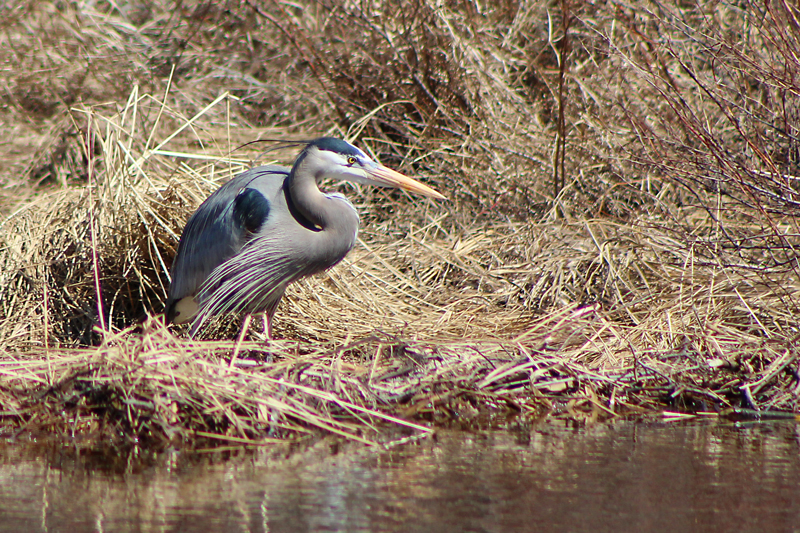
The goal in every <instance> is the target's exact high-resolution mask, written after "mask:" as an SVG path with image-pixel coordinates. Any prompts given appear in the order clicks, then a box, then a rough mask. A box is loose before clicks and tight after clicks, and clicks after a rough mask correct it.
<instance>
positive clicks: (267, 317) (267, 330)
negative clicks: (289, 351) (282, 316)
mask: <svg viewBox="0 0 800 533" xmlns="http://www.w3.org/2000/svg"><path fill="white" fill-rule="evenodd" d="M264 335H266V336H267V340H268V341H271V340H272V315H271V314H270V312H269V311H266V312H264Z"/></svg>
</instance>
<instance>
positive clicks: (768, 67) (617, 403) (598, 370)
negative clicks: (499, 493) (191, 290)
mask: <svg viewBox="0 0 800 533" xmlns="http://www.w3.org/2000/svg"><path fill="white" fill-rule="evenodd" d="M495 4H496V5H494V6H493V7H487V6H482V4H481V5H479V4H474V3H469V2H468V3H465V4H458V5H455V4H453V5H450V4H441V3H434V2H429V1H427V0H416V1H415V2H411V3H404V4H403V5H402V6H394V5H391V6H388V5H386V4H384V3H382V2H366V3H357V4H350V3H345V2H333V1H330V2H329V1H327V0H326V1H323V2H314V3H309V4H307V5H303V6H302V8H301V7H300V4H285V3H278V2H271V1H264V2H256V1H244V2H235V1H233V2H227V3H225V4H211V3H191V2H189V3H187V2H183V3H180V4H175V5H173V4H171V3H170V2H167V1H165V0H161V1H140V2H131V3H127V4H126V3H121V4H103V3H92V4H88V3H83V2H74V3H58V4H56V3H53V4H51V3H47V2H31V3H29V4H26V3H24V2H23V3H18V5H16V6H14V7H4V8H0V24H2V26H3V29H4V33H3V36H2V37H0V41H2V46H0V54H2V55H3V56H4V57H3V60H4V62H5V63H6V64H7V65H13V66H14V68H10V69H5V70H3V71H2V73H0V78H1V79H2V81H3V86H4V88H5V90H6V93H7V94H8V95H9V102H10V103H9V105H7V106H6V107H4V108H3V109H2V110H0V118H2V120H0V127H2V128H3V133H4V134H5V135H4V137H5V138H7V139H9V141H8V142H6V143H4V144H2V145H0V170H1V171H2V175H3V183H2V184H3V192H2V196H0V213H2V214H3V219H2V221H0V232H1V233H0V417H2V421H3V423H2V427H3V429H2V431H3V432H4V433H5V434H18V433H20V432H24V431H36V430H48V431H53V432H55V433H58V434H60V435H63V436H65V437H74V436H75V435H88V436H92V437H96V436H100V435H102V436H116V437H120V436H122V438H123V440H124V439H128V438H133V437H139V438H147V439H150V441H151V442H153V443H156V444H157V443H164V442H174V441H184V442H192V441H194V440H195V439H197V438H198V437H203V438H212V439H215V440H222V441H226V442H233V443H241V442H269V439H271V438H286V437H298V436H302V435H303V434H305V433H308V432H309V431H311V430H313V429H315V428H316V429H321V430H324V431H329V432H334V433H338V434H341V435H346V436H348V437H349V438H354V439H358V440H363V441H366V442H372V441H375V440H379V439H380V438H381V435H382V434H383V432H384V431H385V428H386V427H387V424H389V425H392V426H400V427H403V428H406V429H405V430H404V431H410V432H411V433H412V434H420V433H421V434H424V433H425V432H427V431H428V429H427V428H428V427H430V426H432V425H433V426H435V425H440V424H463V425H465V426H467V427H474V426H476V425H484V424H489V425H502V424H523V425H524V424H525V423H526V422H527V421H528V420H529V419H530V418H531V417H535V416H541V415H542V414H544V413H548V412H555V413H567V414H568V415H569V416H573V417H575V418H585V417H589V418H604V417H609V416H625V415H630V414H636V413H642V412H650V411H652V410H658V409H669V410H685V411H697V410H700V411H719V412H724V410H725V409H728V408H741V407H746V408H751V409H760V410H788V411H795V410H796V409H797V395H798V390H800V376H798V370H797V369H798V361H797V357H798V338H800V337H798V335H800V332H798V328H797V320H796V318H795V317H796V316H797V315H798V298H797V294H798V288H799V287H800V275H799V274H800V273H799V272H798V265H797V251H796V249H797V246H798V245H800V239H798V235H800V231H798V228H797V223H796V216H795V215H796V213H797V206H798V205H800V204H798V203H797V202H798V200H797V192H796V191H797V183H798V178H797V176H798V175H800V173H798V170H797V169H798V159H799V158H800V156H798V153H800V152H798V143H797V139H798V138H799V137H798V129H797V120H798V118H799V117H798V113H797V107H796V105H795V104H794V103H793V102H795V101H796V100H797V96H798V92H799V91H798V86H797V83H796V80H797V79H800V78H798V75H800V63H798V61H797V59H796V57H795V54H794V52H793V50H796V49H798V48H800V47H798V46H797V45H798V44H800V43H798V42H797V35H798V30H799V29H800V25H798V21H797V18H798V13H797V11H796V10H795V9H794V8H791V7H790V6H788V5H786V4H782V3H772V2H767V3H766V4H757V5H756V4H746V8H745V9H740V8H739V7H736V6H733V5H727V4H718V5H717V6H715V8H714V10H713V11H704V10H703V8H702V7H701V6H690V5H688V4H687V5H682V6H681V7H676V6H672V5H665V4H660V3H657V2H646V1H641V2H636V3H635V5H630V6H622V5H617V4H609V5H588V4H586V5H584V4H576V5H572V4H571V3H570V2H562V3H558V4H545V3H541V4H535V5H526V6H525V7H524V8H522V7H520V6H519V5H518V4H517V3H513V2H508V3H495ZM565 32H566V35H565ZM31 35H36V36H38V37H37V38H36V39H34V38H32V37H31ZM55 50H59V51H58V52H56V51H55ZM76 58H77V59H76ZM322 134H333V135H338V136H343V137H344V136H346V137H349V138H353V139H355V140H356V142H357V143H358V144H359V145H360V146H361V147H362V148H364V149H365V150H367V151H368V152H371V153H373V154H374V155H376V156H377V157H379V158H380V159H381V160H382V161H383V162H385V163H387V164H388V165H390V166H393V167H395V168H398V169H401V170H403V171H405V172H407V173H409V174H412V175H414V176H415V177H420V178H421V179H423V180H426V181H428V182H429V183H431V184H432V185H433V186H434V187H436V188H437V189H438V190H440V191H442V192H444V193H445V194H446V195H447V196H448V198H449V201H448V202H446V203H436V202H432V201H429V200H425V199H420V198H414V197H409V196H407V195H403V194H400V193H398V192H396V191H395V192H387V191H381V190H367V189H365V190H352V189H348V190H346V192H347V193H348V195H349V196H350V197H351V198H352V199H353V200H354V202H355V203H356V205H357V207H358V208H359V210H360V212H361V213H362V232H361V235H360V244H359V245H358V246H357V247H356V249H355V250H354V251H353V252H352V253H351V254H350V255H349V256H348V258H347V259H346V260H345V262H344V263H343V264H342V265H340V266H338V267H336V268H334V269H333V270H331V271H329V272H328V273H326V274H325V275H322V276H317V277H315V278H312V279H308V280H305V281H303V282H300V283H297V284H295V285H293V286H292V287H291V288H290V290H289V291H288V294H287V298H286V299H285V301H284V302H283V303H282V305H281V307H280V309H279V311H278V315H277V316H276V320H275V326H276V336H277V338H278V339H281V340H279V341H275V342H271V343H264V342H261V341H259V340H258V335H257V334H256V333H253V334H252V335H251V340H247V341H245V342H244V343H242V344H240V345H237V344H236V341H235V340H230V341H218V340H212V339H236V337H237V332H238V324H239V322H238V321H237V320H236V319H235V317H231V318H229V319H226V320H221V321H220V322H219V323H217V324H214V325H213V327H210V328H208V329H207V330H206V331H205V334H204V336H205V339H206V340H197V341H189V340H187V339H186V338H185V337H184V336H183V335H182V332H181V331H167V330H165V329H164V328H163V327H161V326H160V325H159V323H158V322H157V321H156V320H154V319H153V318H151V317H153V316H154V315H155V314H157V313H159V312H160V311H161V309H162V305H163V304H162V302H163V300H164V298H165V293H166V287H167V286H168V283H169V281H168V270H169V268H168V267H169V265H170V264H171V261H172V258H173V256H174V253H175V248H176V244H177V239H178V236H179V234H180V231H181V229H182V226H183V224H184V223H185V220H186V219H187V217H188V216H189V214H190V213H191V211H192V210H193V209H194V208H195V207H196V206H197V205H198V204H199V203H200V202H201V201H202V200H203V198H205V197H206V196H207V195H208V194H209V193H210V192H211V191H213V190H214V189H215V188H216V187H217V186H219V184H220V183H223V182H224V181H225V180H226V179H228V178H229V177H230V176H232V175H234V174H235V173H237V172H239V171H241V170H242V169H244V168H247V167H249V166H250V165H251V164H253V163H254V161H258V162H259V163H264V162H266V161H264V160H263V159H260V156H259V153H260V152H261V151H262V148H261V147H260V146H259V145H258V144H255V145H248V146H246V147H242V145H244V144H245V143H247V142H249V141H252V140H254V139H257V138H268V137H269V138H272V137H285V138H292V137H294V138H307V137H312V136H317V135H322ZM271 156H272V154H271ZM275 156H276V157H278V158H279V159H280V160H282V161H287V162H288V161H290V160H291V157H292V156H293V154H291V153H280V152H278V153H276V154H275ZM98 296H99V297H98ZM232 358H235V359H237V360H238V361H240V362H241V361H245V362H246V366H241V364H239V365H233V366H231V364H230V362H231V360H232Z"/></svg>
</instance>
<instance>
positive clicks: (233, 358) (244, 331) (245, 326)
mask: <svg viewBox="0 0 800 533" xmlns="http://www.w3.org/2000/svg"><path fill="white" fill-rule="evenodd" d="M252 319H253V317H252V315H247V316H246V317H244V321H243V322H242V330H241V331H240V332H239V339H238V340H237V341H236V346H235V347H234V348H233V355H231V362H230V364H229V365H228V367H229V368H233V365H234V363H235V362H236V358H237V357H238V356H239V350H240V349H241V347H242V342H243V341H244V337H245V335H247V330H248V329H250V321H251V320H252Z"/></svg>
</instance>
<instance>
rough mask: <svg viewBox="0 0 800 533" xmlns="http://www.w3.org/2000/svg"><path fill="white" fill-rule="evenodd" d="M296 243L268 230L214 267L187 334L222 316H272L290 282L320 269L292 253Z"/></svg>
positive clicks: (288, 237)
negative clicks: (261, 314)
mask: <svg viewBox="0 0 800 533" xmlns="http://www.w3.org/2000/svg"><path fill="white" fill-rule="evenodd" d="M290 233H291V232H290ZM296 244H297V240H296V239H293V238H292V237H291V236H289V235H286V234H285V233H284V232H282V231H271V232H270V233H269V234H267V235H260V236H259V237H257V238H255V239H253V240H252V241H250V242H248V243H247V245H246V246H245V247H244V248H243V249H242V251H241V252H239V253H238V254H237V255H236V256H234V257H232V258H230V259H229V260H227V261H226V262H225V263H223V264H222V265H220V266H219V267H217V268H216V269H215V270H214V272H212V273H211V275H210V276H209V277H208V279H207V280H206V281H205V283H203V285H202V286H201V287H200V290H199V291H198V293H197V296H196V299H197V303H198V305H199V311H198V313H197V316H196V317H195V319H194V321H193V322H192V329H191V331H190V335H194V333H195V332H196V331H198V330H199V329H200V328H201V327H202V326H203V324H205V322H206V321H207V320H208V319H209V318H210V317H212V316H216V315H220V314H223V313H242V312H247V313H254V312H259V311H266V312H267V313H270V316H271V315H272V313H274V311H275V308H276V307H277V305H278V302H279V301H280V299H281V297H282V296H283V293H284V291H285V290H286V286H287V285H288V284H289V283H291V282H293V281H295V280H297V279H299V278H301V277H303V276H307V275H310V274H313V273H314V272H316V271H318V270H320V269H317V268H315V267H314V265H309V263H308V262H307V261H305V260H304V259H303V258H302V257H298V255H297V254H296V253H293V252H295V251H296V248H295V246H296Z"/></svg>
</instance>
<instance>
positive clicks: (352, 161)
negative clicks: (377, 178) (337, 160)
mask: <svg viewBox="0 0 800 533" xmlns="http://www.w3.org/2000/svg"><path fill="white" fill-rule="evenodd" d="M356 161H357V159H356V158H355V157H353V156H352V155H351V156H350V157H348V158H347V164H348V165H355V164H356Z"/></svg>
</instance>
